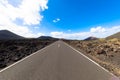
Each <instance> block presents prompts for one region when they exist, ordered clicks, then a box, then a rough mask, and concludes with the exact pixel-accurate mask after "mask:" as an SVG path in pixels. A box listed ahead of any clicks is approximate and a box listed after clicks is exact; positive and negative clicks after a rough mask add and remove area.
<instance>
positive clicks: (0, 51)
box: [0, 39, 57, 69]
mask: <svg viewBox="0 0 120 80" xmlns="http://www.w3.org/2000/svg"><path fill="white" fill-rule="evenodd" d="M56 40H57V39H54V40H48V39H44V40H42V39H17V40H13V39H12V40H0V69H2V68H4V67H6V66H8V65H10V64H12V63H14V62H16V61H18V60H20V59H22V58H24V57H26V56H28V55H30V54H32V53H33V52H36V51H37V50H40V49H42V48H44V47H45V46H47V45H49V44H51V43H53V42H55V41H56Z"/></svg>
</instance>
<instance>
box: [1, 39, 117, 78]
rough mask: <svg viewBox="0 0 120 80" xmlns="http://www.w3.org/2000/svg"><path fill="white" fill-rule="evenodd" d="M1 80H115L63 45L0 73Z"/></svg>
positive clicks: (100, 68)
mask: <svg viewBox="0 0 120 80" xmlns="http://www.w3.org/2000/svg"><path fill="white" fill-rule="evenodd" d="M0 80H118V79H117V78H116V77H115V76H114V75H112V74H111V73H109V72H108V71H106V70H105V69H103V68H102V67H100V66H99V65H98V64H96V63H95V62H94V61H92V60H91V59H89V58H88V57H86V56H85V55H83V54H82V53H80V52H78V51H76V50H75V49H73V48H72V47H70V46H69V45H67V44H66V43H64V42H62V41H57V42H55V43H53V44H51V45H49V46H47V47H46V48H44V49H42V50H39V51H37V52H36V53H33V54H32V55H30V56H28V57H26V58H24V59H22V60H20V61H18V62H17V63H15V64H13V65H11V66H9V67H7V68H5V69H3V70H1V71H0Z"/></svg>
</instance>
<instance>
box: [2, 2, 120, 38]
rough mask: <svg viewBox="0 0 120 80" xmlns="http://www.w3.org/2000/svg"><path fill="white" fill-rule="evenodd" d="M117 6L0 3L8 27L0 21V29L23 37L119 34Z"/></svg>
mask: <svg viewBox="0 0 120 80" xmlns="http://www.w3.org/2000/svg"><path fill="white" fill-rule="evenodd" d="M119 4H120V0H31V1H29V0H18V1H14V0H6V2H5V1H4V0H1V1H0V11H1V12H2V14H0V18H2V17H3V18H5V21H6V22H8V24H7V25H6V24H4V22H3V21H2V22H1V21H0V29H1V30H2V29H8V30H10V31H13V32H14V33H17V34H19V35H22V36H25V37H38V36H41V35H48V36H53V37H58V38H68V39H84V38H86V37H89V36H95V37H100V38H104V37H106V36H109V35H111V34H114V33H116V32H119V31H120V5H119ZM30 5H32V7H31V6H30ZM6 6H7V7H6ZM3 9H4V10H3ZM10 11H11V12H10ZM7 12H9V14H8V13H7ZM6 16H8V18H6ZM13 25H14V27H13ZM15 28H16V29H15ZM18 31H19V32H18Z"/></svg>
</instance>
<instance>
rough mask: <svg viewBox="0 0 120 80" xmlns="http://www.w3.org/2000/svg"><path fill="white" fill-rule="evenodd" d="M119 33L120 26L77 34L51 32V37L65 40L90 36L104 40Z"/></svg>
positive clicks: (98, 28) (94, 29) (96, 28)
mask: <svg viewBox="0 0 120 80" xmlns="http://www.w3.org/2000/svg"><path fill="white" fill-rule="evenodd" d="M119 31H120V26H113V27H110V28H103V27H99V26H98V27H95V28H91V29H90V30H89V31H88V32H78V33H64V32H57V31H56V32H51V36H52V37H56V38H66V39H85V38H87V37H90V36H94V37H98V38H105V37H107V36H109V35H112V34H114V33H117V32H119Z"/></svg>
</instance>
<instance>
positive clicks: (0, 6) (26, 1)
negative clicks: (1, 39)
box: [0, 0, 48, 37]
mask: <svg viewBox="0 0 120 80" xmlns="http://www.w3.org/2000/svg"><path fill="white" fill-rule="evenodd" d="M18 1H19V3H20V4H17V5H16V6H15V5H13V4H15V3H14V0H11V1H10V0H0V30H2V29H7V30H10V31H12V32H15V33H17V34H19V35H21V36H25V37H33V36H35V35H36V34H34V33H33V32H32V30H31V29H30V28H29V26H32V25H38V24H40V22H41V21H42V18H43V16H42V15H41V14H40V12H42V11H44V10H45V9H47V8H48V7H47V2H48V1H47V0H18ZM15 2H16V1H15ZM16 3H17V2H16ZM17 19H20V20H21V21H22V23H21V24H19V25H18V24H17V23H16V20H17Z"/></svg>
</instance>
